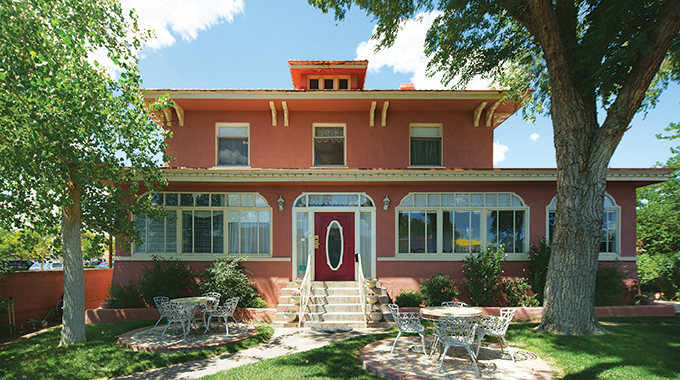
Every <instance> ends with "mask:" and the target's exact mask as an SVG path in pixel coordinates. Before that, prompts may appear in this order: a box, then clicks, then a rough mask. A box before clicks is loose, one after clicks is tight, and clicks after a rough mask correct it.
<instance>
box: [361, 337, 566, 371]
mask: <svg viewBox="0 0 680 380" xmlns="http://www.w3.org/2000/svg"><path fill="white" fill-rule="evenodd" d="M417 338H418V337H415V338H413V337H407V338H406V339H414V340H415V341H416V343H417V342H418V340H417ZM402 339H405V338H402ZM392 340H394V338H387V339H383V340H379V341H376V342H373V343H370V344H367V345H366V346H364V347H363V348H362V349H361V357H360V360H361V364H362V365H363V366H364V368H365V369H366V371H368V372H370V373H372V374H374V375H376V376H380V377H382V378H385V379H389V380H431V378H429V377H426V376H420V375H415V374H412V373H409V372H404V371H399V370H397V369H393V368H391V367H390V366H389V363H383V362H380V361H378V360H377V359H376V357H375V355H374V354H373V351H374V350H375V348H376V347H378V346H380V345H381V344H383V343H386V342H387V341H392ZM532 367H533V368H534V374H533V375H532V376H529V377H527V378H526V380H550V379H552V378H553V372H552V370H551V369H550V366H548V364H546V362H544V361H543V360H541V359H537V360H535V363H532Z"/></svg>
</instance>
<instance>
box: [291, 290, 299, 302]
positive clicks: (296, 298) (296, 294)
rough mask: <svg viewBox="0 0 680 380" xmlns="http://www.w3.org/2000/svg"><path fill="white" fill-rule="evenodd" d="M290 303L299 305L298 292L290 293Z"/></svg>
mask: <svg viewBox="0 0 680 380" xmlns="http://www.w3.org/2000/svg"><path fill="white" fill-rule="evenodd" d="M290 301H291V302H293V305H299V304H300V292H292V293H290Z"/></svg>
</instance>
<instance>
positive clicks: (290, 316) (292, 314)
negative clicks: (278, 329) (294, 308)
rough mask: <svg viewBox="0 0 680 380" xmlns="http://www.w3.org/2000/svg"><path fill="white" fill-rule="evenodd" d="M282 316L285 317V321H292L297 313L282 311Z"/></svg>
mask: <svg viewBox="0 0 680 380" xmlns="http://www.w3.org/2000/svg"><path fill="white" fill-rule="evenodd" d="M283 317H284V318H285V319H286V323H293V322H294V321H295V320H296V319H297V313H284V314H283Z"/></svg>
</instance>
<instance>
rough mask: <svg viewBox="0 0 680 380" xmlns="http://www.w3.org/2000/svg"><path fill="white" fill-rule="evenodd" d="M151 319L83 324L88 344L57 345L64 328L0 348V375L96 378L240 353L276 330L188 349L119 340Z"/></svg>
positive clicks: (264, 327)
mask: <svg viewBox="0 0 680 380" xmlns="http://www.w3.org/2000/svg"><path fill="white" fill-rule="evenodd" d="M150 325H153V321H136V322H121V323H99V324H90V325H86V326H85V331H86V336H87V340H88V342H87V343H83V344H74V345H69V346H66V347H58V345H59V338H60V333H61V329H60V328H55V329H53V330H50V331H47V332H44V333H42V334H39V335H36V336H34V337H31V338H29V339H26V340H22V341H19V342H16V343H13V344H11V345H8V346H7V347H5V348H4V349H3V350H2V351H0V379H2V380H4V379H68V380H79V379H92V378H107V377H115V376H121V375H126V374H131V373H135V372H140V371H144V370H148V369H152V368H159V367H165V366H169V365H172V364H177V363H185V362H188V361H192V360H198V359H205V358H209V357H212V356H215V355H219V354H223V353H227V352H229V353H231V352H237V351H240V350H243V349H246V348H250V347H254V346H257V345H259V344H260V343H262V342H265V341H267V340H268V339H269V338H271V336H272V334H273V329H272V328H271V327H269V326H268V325H266V324H262V325H258V328H259V331H258V333H257V334H255V335H254V336H252V337H250V338H248V339H245V340H243V341H240V342H236V343H233V344H230V345H227V346H223V347H218V348H215V349H209V350H201V351H194V352H185V353H172V354H156V353H150V352H136V351H132V350H130V349H127V348H123V347H120V346H118V345H116V342H117V339H118V336H119V335H121V334H123V333H125V332H128V331H131V330H135V329H138V328H141V327H145V326H150Z"/></svg>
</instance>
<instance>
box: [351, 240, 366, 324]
mask: <svg viewBox="0 0 680 380" xmlns="http://www.w3.org/2000/svg"><path fill="white" fill-rule="evenodd" d="M354 257H355V258H356V260H354V261H355V262H356V268H355V270H356V273H357V276H356V278H357V281H359V302H361V313H362V314H363V316H364V327H368V316H367V314H368V311H367V310H366V293H368V287H367V286H366V281H364V270H363V268H362V267H361V255H359V254H358V253H357V254H355V256H354Z"/></svg>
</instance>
